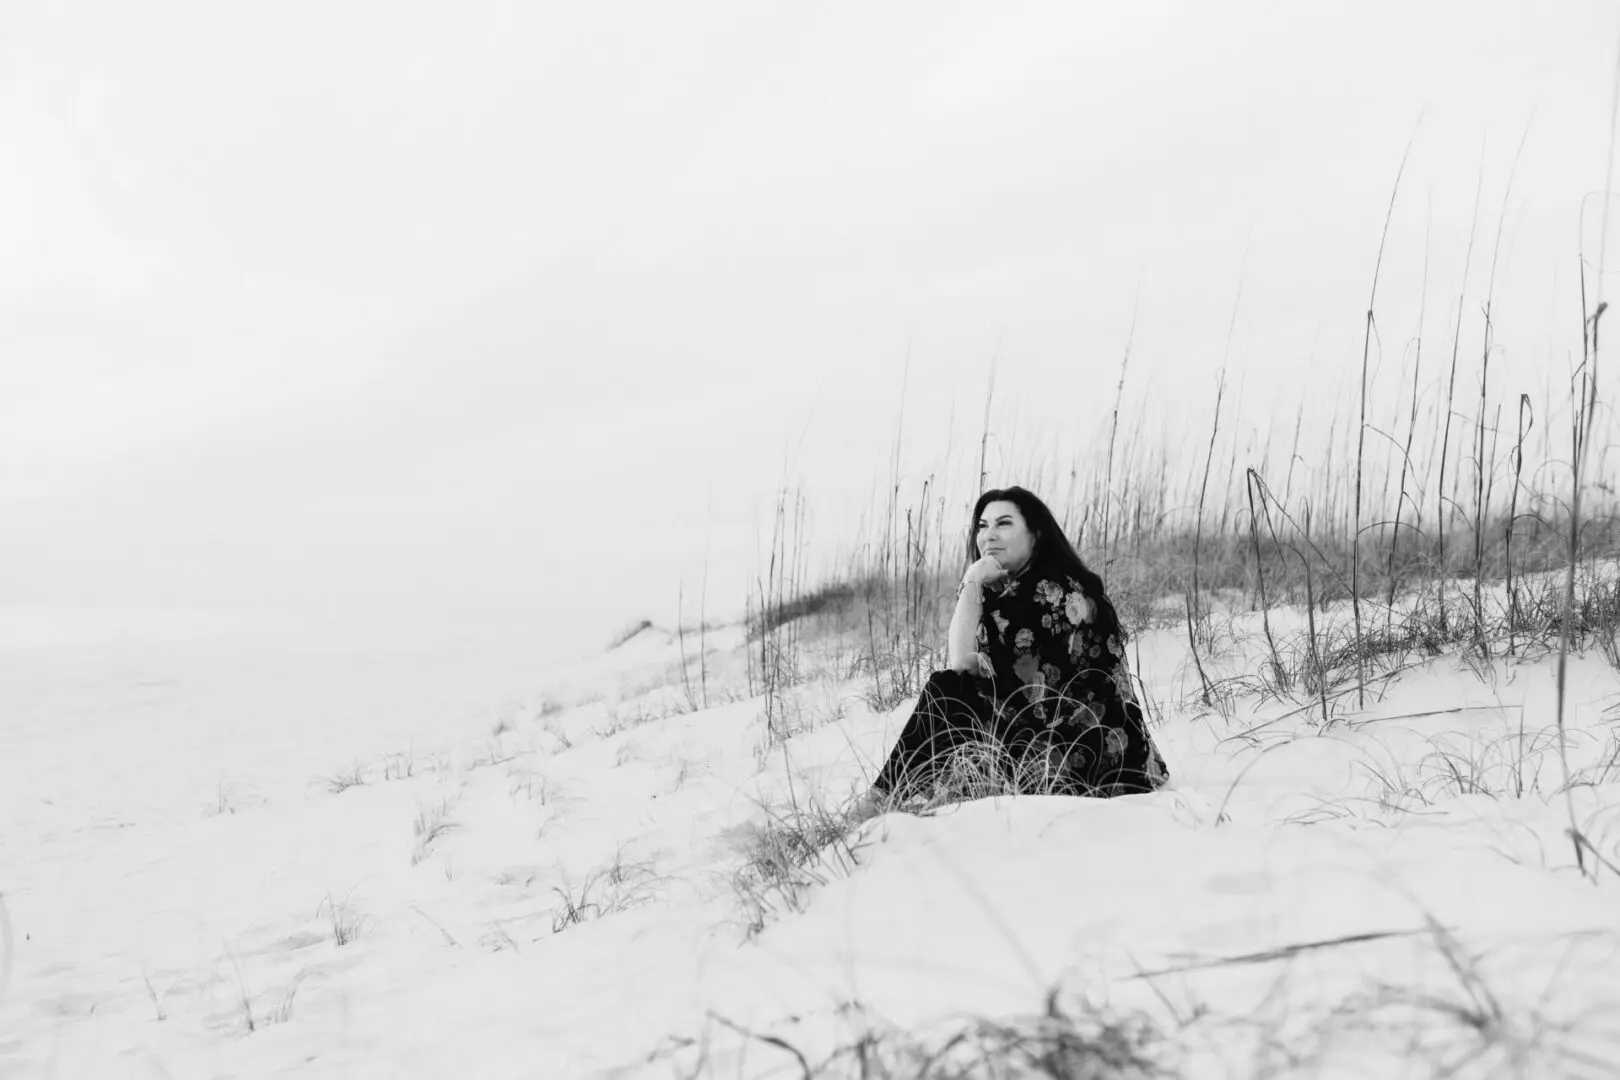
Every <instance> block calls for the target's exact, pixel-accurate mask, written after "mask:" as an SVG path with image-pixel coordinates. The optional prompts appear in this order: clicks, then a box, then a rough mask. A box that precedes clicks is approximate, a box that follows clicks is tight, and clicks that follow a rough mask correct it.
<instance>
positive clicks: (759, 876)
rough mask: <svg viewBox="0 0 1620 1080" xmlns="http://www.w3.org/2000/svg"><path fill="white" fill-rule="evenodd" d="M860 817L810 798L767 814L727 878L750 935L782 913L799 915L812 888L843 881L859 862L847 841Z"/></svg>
mask: <svg viewBox="0 0 1620 1080" xmlns="http://www.w3.org/2000/svg"><path fill="white" fill-rule="evenodd" d="M864 816H865V815H864V814H863V813H862V812H861V810H860V809H859V808H858V807H856V806H853V805H852V806H847V807H843V808H840V809H833V808H830V807H828V806H826V805H825V804H824V803H822V802H820V801H819V800H817V799H815V798H813V797H812V798H810V799H808V800H802V801H801V800H795V801H794V802H793V803H792V804H790V805H789V806H787V807H785V808H783V809H781V810H771V809H767V811H766V818H765V821H764V822H763V823H762V824H760V825H759V826H758V827H756V828H755V829H754V830H753V831H752V833H751V834H750V835H749V836H748V837H747V839H746V840H745V842H744V843H743V845H742V861H741V863H740V864H739V865H738V866H737V868H736V869H735V870H734V871H733V873H732V877H731V883H732V887H733V889H734V890H735V892H736V896H737V900H738V902H739V904H740V906H741V908H742V911H743V914H744V918H745V926H746V930H747V932H748V933H749V934H750V935H752V934H757V933H758V932H759V931H761V930H763V929H764V928H765V926H766V924H767V923H768V922H769V921H770V919H771V918H772V917H774V916H775V915H777V914H780V913H781V912H783V911H803V910H804V905H805V903H806V901H807V899H808V895H809V892H810V890H811V889H813V888H814V887H816V886H817V885H825V884H826V883H827V882H828V881H831V880H832V879H833V878H834V877H835V876H838V877H843V876H848V874H849V873H850V872H851V871H852V870H853V869H854V868H855V866H856V865H857V864H858V863H859V850H858V845H857V844H855V843H853V842H852V840H851V837H852V835H853V833H854V832H855V829H856V827H857V826H858V825H859V824H860V822H861V821H862V820H864Z"/></svg>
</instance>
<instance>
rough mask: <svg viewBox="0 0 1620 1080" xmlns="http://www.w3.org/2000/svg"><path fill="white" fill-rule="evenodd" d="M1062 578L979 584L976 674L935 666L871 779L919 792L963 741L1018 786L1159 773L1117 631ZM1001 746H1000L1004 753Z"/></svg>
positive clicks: (1100, 787) (1157, 776) (1105, 782)
mask: <svg viewBox="0 0 1620 1080" xmlns="http://www.w3.org/2000/svg"><path fill="white" fill-rule="evenodd" d="M1096 613H1097V606H1096V604H1095V602H1094V601H1093V600H1092V599H1091V598H1090V597H1088V596H1087V595H1086V590H1085V589H1084V588H1083V587H1082V586H1081V584H1080V582H1078V581H1076V580H1075V579H1073V578H1070V577H1062V578H1057V577H1052V576H1046V575H1040V574H1036V573H1033V572H1031V573H1026V574H1023V575H1020V576H1018V577H1012V578H1008V579H1005V580H1003V581H1001V582H997V583H995V584H993V585H990V586H988V587H986V588H985V590H984V603H983V609H982V611H981V614H980V618H979V626H978V630H977V638H976V653H975V662H976V666H977V671H969V672H935V673H934V675H933V676H931V677H930V679H929V684H928V686H927V687H925V688H924V691H923V695H922V698H921V699H920V700H919V702H918V705H917V709H916V711H915V712H914V713H913V715H912V718H911V720H910V721H909V722H908V723H907V726H906V729H905V730H904V731H903V732H902V733H901V736H900V739H899V741H898V743H897V744H896V746H895V748H894V751H893V752H892V753H891V754H890V757H889V760H888V762H887V763H886V764H885V767H884V769H883V771H882V772H881V773H880V774H879V777H878V780H877V781H876V782H875V786H876V787H878V788H879V790H883V791H890V790H894V789H896V788H900V787H909V788H917V787H928V786H930V785H931V784H932V783H933V782H934V781H935V780H937V773H938V772H939V770H940V768H941V766H942V765H943V764H945V763H946V762H945V761H944V759H946V758H948V757H949V756H950V755H951V754H952V753H954V752H956V751H957V749H958V748H959V747H961V746H962V745H963V744H966V743H977V744H982V743H985V742H989V743H991V744H992V745H993V746H995V747H997V748H998V752H997V753H996V755H995V757H996V759H997V760H999V761H1000V762H1001V763H1002V772H1003V773H1004V779H1005V780H1006V781H1008V783H1009V786H1010V787H1011V788H1012V789H1013V790H1017V791H1043V792H1047V791H1050V792H1064V793H1072V794H1083V795H1120V794H1127V793H1132V792H1144V791H1152V790H1153V789H1155V788H1157V787H1159V786H1161V785H1162V784H1164V783H1165V781H1166V780H1167V779H1168V778H1169V769H1168V768H1167V767H1166V766H1165V763H1164V759H1163V757H1161V756H1160V754H1159V751H1158V749H1157V748H1156V747H1155V746H1154V745H1153V740H1152V738H1151V737H1150V736H1149V735H1148V732H1147V727H1146V725H1145V723H1144V722H1143V717H1142V710H1141V707H1140V706H1139V705H1138V703H1137V698H1136V692H1135V689H1134V687H1133V686H1132V683H1131V674H1130V667H1129V665H1128V663H1127V661H1126V656H1125V647H1124V644H1123V643H1122V641H1121V640H1120V637H1119V635H1118V634H1117V633H1112V634H1105V633H1103V632H1102V631H1101V629H1100V628H1099V627H1098V626H1097V623H1096ZM1002 751H1004V752H1002Z"/></svg>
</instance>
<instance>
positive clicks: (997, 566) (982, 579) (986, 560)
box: [962, 555, 1007, 589]
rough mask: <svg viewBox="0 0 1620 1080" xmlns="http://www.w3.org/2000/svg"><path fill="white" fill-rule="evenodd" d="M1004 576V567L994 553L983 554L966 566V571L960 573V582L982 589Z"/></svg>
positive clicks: (1005, 571)
mask: <svg viewBox="0 0 1620 1080" xmlns="http://www.w3.org/2000/svg"><path fill="white" fill-rule="evenodd" d="M1006 576H1007V569H1006V567H1004V566H1002V565H1001V563H1000V561H999V560H997V559H996V557H995V556H994V555H985V556H984V557H982V558H980V559H979V560H978V561H977V562H975V563H974V564H973V565H972V566H969V567H968V568H967V573H965V574H963V575H962V584H963V585H967V586H972V587H975V588H980V589H982V588H984V587H985V586H986V585H991V584H994V583H995V582H996V581H999V580H1000V579H1001V578H1004V577H1006Z"/></svg>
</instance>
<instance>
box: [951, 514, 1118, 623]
mask: <svg viewBox="0 0 1620 1080" xmlns="http://www.w3.org/2000/svg"><path fill="white" fill-rule="evenodd" d="M993 502H1010V503H1012V504H1013V505H1015V506H1017V507H1018V511H1019V513H1021V514H1023V515H1024V524H1025V525H1026V526H1028V528H1029V531H1030V532H1031V533H1033V534H1035V550H1034V551H1033V552H1032V553H1031V554H1030V557H1029V568H1030V569H1031V570H1033V571H1035V572H1036V573H1038V574H1039V575H1040V576H1042V577H1050V578H1057V579H1059V580H1062V579H1063V578H1065V577H1072V578H1074V579H1075V580H1076V581H1078V582H1079V583H1080V587H1081V588H1082V589H1084V590H1085V592H1086V596H1087V597H1088V598H1089V599H1090V600H1091V601H1092V602H1093V603H1094V604H1096V605H1097V620H1096V623H1097V630H1098V632H1100V633H1101V634H1102V635H1103V636H1104V637H1105V638H1106V637H1108V636H1109V635H1111V634H1118V635H1119V639H1120V640H1121V641H1124V640H1125V638H1126V634H1125V627H1124V626H1122V625H1120V621H1119V614H1118V612H1116V611H1115V610H1114V605H1113V603H1112V602H1111V601H1109V599H1108V593H1107V592H1105V591H1104V590H1103V582H1102V578H1100V577H1098V576H1097V574H1095V573H1094V572H1093V571H1092V569H1091V568H1090V567H1089V566H1087V565H1086V564H1085V562H1084V561H1082V560H1081V558H1080V553H1079V552H1077V551H1075V550H1074V545H1073V544H1071V543H1070V542H1069V538H1068V537H1067V536H1065V535H1063V528H1062V527H1061V526H1060V525H1058V523H1057V519H1056V518H1054V517H1053V516H1052V511H1051V510H1050V509H1048V507H1047V505H1046V504H1045V503H1044V502H1042V501H1041V500H1040V497H1039V496H1037V495H1036V494H1035V493H1034V492H1033V491H1029V490H1027V489H1025V488H1021V487H1017V486H1016V485H1015V486H1013V487H1009V488H993V489H991V490H990V491H987V492H985V493H984V494H983V495H980V496H979V501H978V502H977V503H975V504H974V505H973V517H972V519H971V520H969V521H968V534H967V562H968V565H972V564H973V563H975V562H977V561H978V559H979V544H978V533H979V516H980V515H981V514H983V513H984V508H985V507H986V506H989V505H990V504H991V503H993Z"/></svg>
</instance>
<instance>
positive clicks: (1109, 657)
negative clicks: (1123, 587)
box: [1064, 578, 1136, 703]
mask: <svg viewBox="0 0 1620 1080" xmlns="http://www.w3.org/2000/svg"><path fill="white" fill-rule="evenodd" d="M1068 586H1069V588H1068V591H1067V593H1066V594H1065V602H1064V609H1065V614H1066V615H1067V616H1069V617H1070V618H1071V619H1072V627H1073V629H1072V631H1071V633H1070V635H1069V640H1068V651H1069V657H1070V661H1071V663H1073V665H1074V669H1075V671H1076V672H1077V673H1079V674H1081V675H1083V676H1089V677H1091V678H1092V679H1098V678H1102V677H1106V678H1108V679H1110V680H1111V681H1112V682H1113V683H1114V685H1115V686H1116V688H1117V689H1118V691H1119V695H1120V697H1121V698H1123V699H1124V700H1125V701H1127V702H1132V703H1134V702H1135V701H1136V691H1135V689H1134V688H1133V687H1132V685H1131V669H1130V664H1129V662H1128V660H1127V659H1126V655H1125V645H1124V642H1123V641H1121V639H1120V636H1119V633H1118V631H1115V632H1114V633H1112V634H1106V635H1105V634H1103V633H1102V632H1101V630H1100V629H1099V628H1098V626H1097V621H1096V615H1097V605H1096V603H1095V602H1094V601H1093V600H1092V598H1091V597H1089V596H1087V595H1086V592H1085V590H1084V589H1083V588H1082V587H1081V585H1080V583H1079V582H1077V581H1075V580H1073V579H1072V578H1071V579H1070V580H1069V582H1068Z"/></svg>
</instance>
